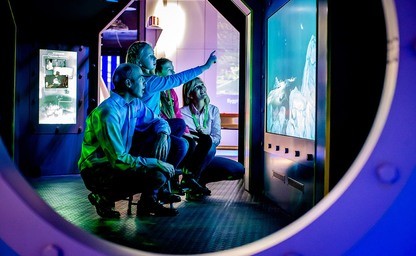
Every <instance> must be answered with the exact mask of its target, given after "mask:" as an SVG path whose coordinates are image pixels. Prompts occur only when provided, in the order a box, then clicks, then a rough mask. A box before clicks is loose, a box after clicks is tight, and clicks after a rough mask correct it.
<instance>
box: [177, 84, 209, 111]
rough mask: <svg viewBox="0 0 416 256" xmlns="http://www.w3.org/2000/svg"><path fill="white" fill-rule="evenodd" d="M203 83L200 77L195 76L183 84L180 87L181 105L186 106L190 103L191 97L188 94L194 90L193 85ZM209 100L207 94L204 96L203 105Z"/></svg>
mask: <svg viewBox="0 0 416 256" xmlns="http://www.w3.org/2000/svg"><path fill="white" fill-rule="evenodd" d="M201 83H202V84H204V81H202V79H201V78H200V77H195V78H194V79H192V80H190V81H188V82H186V83H184V84H183V87H182V100H183V105H184V106H188V105H189V104H191V99H190V98H189V95H190V94H191V93H192V92H193V91H195V87H196V85H198V84H201ZM209 102H210V99H209V96H208V95H207V97H206V98H205V105H208V104H209Z"/></svg>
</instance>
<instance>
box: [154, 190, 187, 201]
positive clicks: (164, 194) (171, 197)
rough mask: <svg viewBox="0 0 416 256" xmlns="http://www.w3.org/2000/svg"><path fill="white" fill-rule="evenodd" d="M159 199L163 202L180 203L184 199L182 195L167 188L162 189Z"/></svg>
mask: <svg viewBox="0 0 416 256" xmlns="http://www.w3.org/2000/svg"><path fill="white" fill-rule="evenodd" d="M158 199H159V201H160V202H161V203H162V204H171V203H178V202H180V201H181V200H182V199H181V197H180V196H178V195H175V194H172V193H170V192H169V191H166V190H161V192H159V194H158Z"/></svg>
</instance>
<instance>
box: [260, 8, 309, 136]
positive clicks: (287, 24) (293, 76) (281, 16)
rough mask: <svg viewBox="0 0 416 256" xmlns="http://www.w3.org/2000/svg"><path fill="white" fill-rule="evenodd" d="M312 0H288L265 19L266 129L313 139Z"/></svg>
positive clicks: (276, 132)
mask: <svg viewBox="0 0 416 256" xmlns="http://www.w3.org/2000/svg"><path fill="white" fill-rule="evenodd" d="M316 17H317V7H316V1H315V0H291V1H288V2H287V3H286V4H285V5H284V6H282V7H281V8H280V9H279V10H277V11H276V12H275V13H274V14H272V15H271V16H270V17H269V18H268V20H267V35H268V36H267V80H266V90H267V91H266V132H267V133H272V134H278V135H287V136H293V137H297V138H302V139H309V140H314V139H315V127H316V119H315V118H316V45H317V42H316V40H317V39H316V38H317V35H316V34H317V21H316Z"/></svg>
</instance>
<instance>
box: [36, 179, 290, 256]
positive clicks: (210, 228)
mask: <svg viewBox="0 0 416 256" xmlns="http://www.w3.org/2000/svg"><path fill="white" fill-rule="evenodd" d="M30 183H31V184H32V186H33V187H34V189H35V190H36V191H37V192H38V193H39V195H40V196H41V197H42V198H43V199H44V200H45V201H46V202H47V203H48V204H49V205H50V206H51V207H52V208H53V209H55V210H56V211H57V212H58V213H59V214H60V215H62V216H63V217H64V218H65V219H66V220H67V221H69V222H71V223H73V224H74V225H76V226H79V227H81V228H83V229H84V230H86V231H88V232H90V233H92V234H95V235H97V236H99V237H101V238H103V239H105V240H108V241H112V242H115V243H118V244H121V245H125V246H129V247H132V248H136V249H139V250H143V251H147V252H154V253H163V254H181V255H184V254H200V253H209V252H218V251H222V250H227V249H232V248H235V247H238V246H241V245H245V244H248V243H251V242H253V241H256V240H258V239H260V238H263V237H265V236H268V235H270V234H272V233H274V232H276V231H278V230H280V229H281V228H283V227H284V226H286V225H288V224H289V223H290V222H291V221H292V220H291V219H290V218H289V217H288V216H286V215H285V214H284V213H283V212H282V211H281V210H280V209H279V208H278V207H277V206H275V205H274V204H272V203H270V202H266V201H264V200H260V199H259V198H256V197H254V196H252V195H250V194H249V193H248V192H247V191H246V190H245V189H244V181H243V180H234V181H221V182H216V183H209V184H207V186H208V187H209V188H210V189H211V191H212V195H211V196H208V197H206V199H204V201H202V202H191V201H186V199H185V196H182V201H181V202H179V203H175V204H174V207H176V208H177V209H178V210H179V215H178V216H176V217H136V215H135V212H136V209H135V207H134V208H133V214H132V215H127V201H119V202H117V203H116V209H117V210H118V211H120V213H121V218H120V219H118V220H104V219H101V218H100V217H99V216H98V215H97V214H96V212H95V208H94V206H92V205H91V204H90V203H89V201H88V199H87V195H88V194H89V191H88V190H87V189H86V188H85V187H84V184H83V182H82V180H81V178H80V176H79V175H70V176H54V177H42V178H38V179H34V180H31V181H30ZM138 197H139V195H136V196H135V200H137V199H138Z"/></svg>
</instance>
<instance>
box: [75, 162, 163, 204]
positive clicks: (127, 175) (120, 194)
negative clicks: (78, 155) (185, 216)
mask: <svg viewBox="0 0 416 256" xmlns="http://www.w3.org/2000/svg"><path fill="white" fill-rule="evenodd" d="M81 177H82V179H83V181H84V184H85V186H86V187H87V189H88V190H90V191H91V192H93V193H97V194H100V195H103V196H105V197H106V198H107V199H108V200H110V201H113V202H115V201H118V200H121V199H125V198H126V197H127V196H130V195H133V194H137V193H142V195H141V199H145V198H147V199H149V200H150V199H156V198H157V197H156V196H157V192H158V190H159V189H160V188H161V187H162V186H163V185H164V184H165V183H166V181H167V178H166V176H165V175H164V174H163V173H162V172H160V171H159V170H158V169H144V168H143V169H138V170H135V169H131V170H124V171H121V170H117V169H114V168H112V167H111V165H110V164H102V165H99V166H96V167H93V168H85V169H83V170H82V171H81Z"/></svg>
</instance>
